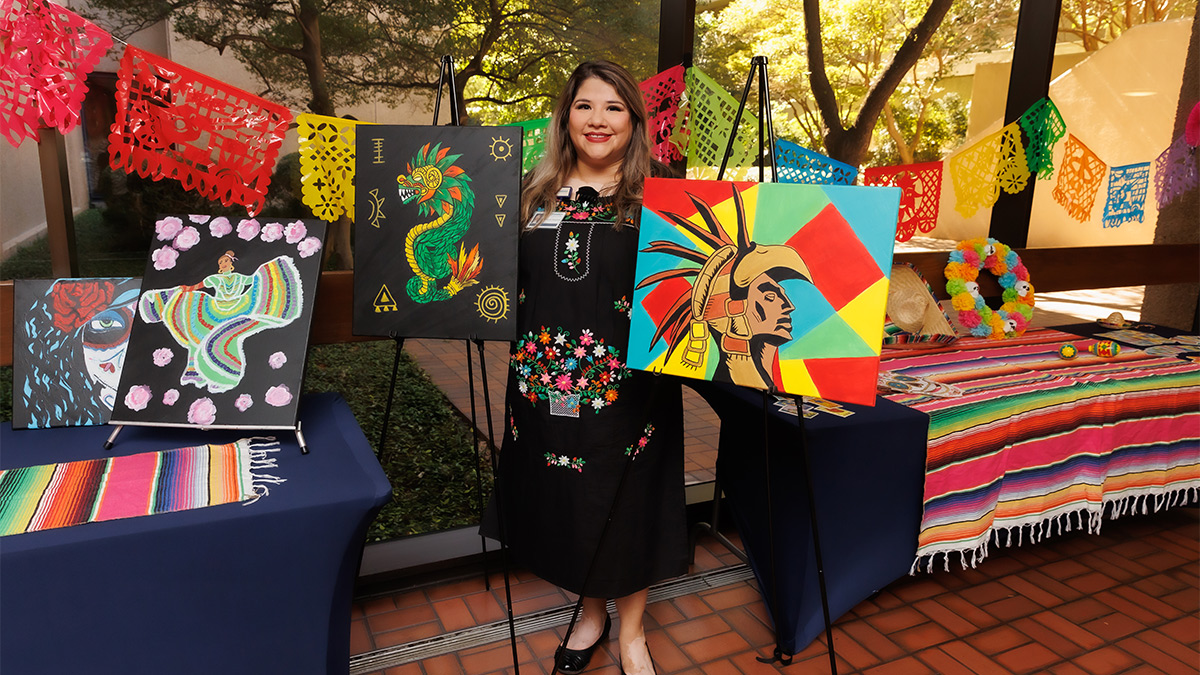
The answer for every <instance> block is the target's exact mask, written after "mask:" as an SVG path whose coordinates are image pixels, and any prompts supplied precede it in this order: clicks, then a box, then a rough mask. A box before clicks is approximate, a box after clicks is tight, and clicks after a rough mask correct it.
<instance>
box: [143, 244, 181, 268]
mask: <svg viewBox="0 0 1200 675" xmlns="http://www.w3.org/2000/svg"><path fill="white" fill-rule="evenodd" d="M150 259H151V260H153V261H154V269H156V270H159V271H162V270H169V269H174V267H175V261H176V260H179V251H176V250H175V249H173V248H171V247H170V246H164V247H162V248H160V249H158V250H156V251H155V252H154V253H151V254H150Z"/></svg>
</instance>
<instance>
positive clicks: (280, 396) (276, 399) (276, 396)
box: [265, 384, 292, 408]
mask: <svg viewBox="0 0 1200 675" xmlns="http://www.w3.org/2000/svg"><path fill="white" fill-rule="evenodd" d="M265 398H266V401H267V403H268V404H270V405H273V406H275V407H276V408H282V407H283V406H285V405H287V404H289V403H291V402H292V391H291V390H290V389H288V386H287V385H286V384H281V385H279V386H276V387H271V388H270V389H268V390H267V395H266V397H265Z"/></svg>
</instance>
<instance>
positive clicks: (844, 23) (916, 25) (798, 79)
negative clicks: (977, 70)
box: [697, 0, 1014, 164]
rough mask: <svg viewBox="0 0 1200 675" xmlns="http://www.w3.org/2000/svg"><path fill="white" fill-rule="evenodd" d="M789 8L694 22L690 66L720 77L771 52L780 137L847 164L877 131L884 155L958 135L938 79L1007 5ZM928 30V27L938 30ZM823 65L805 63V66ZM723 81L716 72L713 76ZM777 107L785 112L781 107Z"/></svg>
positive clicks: (914, 1) (856, 0) (782, 5)
mask: <svg viewBox="0 0 1200 675" xmlns="http://www.w3.org/2000/svg"><path fill="white" fill-rule="evenodd" d="M816 4H817V3H816V2H811V3H806V4H805V7H806V11H805V13H803V14H801V13H798V12H796V11H795V8H794V5H793V4H792V3H787V2H783V1H782V0H772V1H770V2H749V1H748V0H736V1H735V2H733V3H731V4H729V6H728V7H727V8H725V9H724V10H723V11H721V12H720V13H719V14H716V13H712V14H706V15H703V17H702V18H703V21H702V22H701V23H700V24H699V25H698V33H699V34H700V35H701V36H702V43H701V44H702V53H701V58H698V59H697V62H698V63H699V64H700V65H701V67H702V68H703V69H705V70H709V69H710V68H712V69H714V70H716V71H718V72H716V73H710V74H713V75H714V77H717V79H718V81H726V82H729V81H736V79H735V78H731V77H729V76H728V75H729V74H731V72H732V71H733V70H734V64H737V65H738V67H740V68H742V69H743V75H742V76H743V77H744V68H745V67H746V64H748V63H749V56H750V55H752V54H764V55H766V56H768V59H769V63H770V71H771V76H772V77H771V91H772V95H773V97H774V100H773V104H775V105H776V108H777V110H776V115H777V116H782V117H784V118H785V122H784V123H783V124H781V125H779V128H780V129H781V134H783V135H787V134H791V135H794V136H797V137H800V138H801V139H803V140H802V141H801V142H802V144H805V145H808V147H812V148H816V149H823V150H824V151H825V153H826V154H829V155H830V156H831V157H834V158H837V159H840V160H842V161H846V162H849V163H853V164H858V163H860V162H861V161H862V160H863V159H864V158H865V156H866V153H867V151H868V148H869V147H870V144H871V139H872V136H873V135H876V136H877V138H878V141H877V143H876V146H877V148H878V149H879V150H877V153H878V152H880V151H882V154H883V157H881V158H882V159H886V161H889V162H892V161H897V160H899V161H904V162H906V163H907V162H912V161H918V160H921V159H926V158H932V156H934V155H937V156H940V153H941V151H942V150H943V149H944V148H945V147H946V146H951V147H952V146H953V145H956V144H957V141H958V140H960V139H961V137H962V134H963V133H964V132H965V126H964V125H963V124H960V118H962V116H963V115H964V114H965V113H964V111H963V107H962V103H961V101H956V100H955V99H954V98H953V97H947V96H945V94H944V92H943V91H942V90H941V88H940V87H939V86H938V85H937V82H938V80H940V79H941V78H942V77H944V76H945V75H947V74H948V73H949V69H950V68H951V66H952V65H953V64H954V62H955V61H956V60H957V59H959V58H961V57H963V56H964V55H966V54H967V53H968V52H970V51H981V50H984V49H987V48H989V47H990V46H993V45H995V44H996V43H997V42H998V39H999V33H998V29H999V28H1001V27H1002V26H1003V25H1004V24H1005V22H1006V21H1007V20H1008V19H1009V17H1010V15H1012V14H1013V13H1014V12H1013V10H1012V8H1011V6H1010V4H1009V3H1007V2H1004V1H1003V0H957V2H953V3H951V2H950V1H949V0H936V1H934V2H932V3H930V2H922V1H921V0H842V1H841V2H836V3H831V2H827V3H824V6H823V7H821V9H820V13H819V14H818V13H817V11H816ZM935 29H936V30H935ZM810 62H812V63H814V64H820V67H813V68H810V67H809V63H810ZM722 71H723V72H724V73H726V74H727V76H726V77H721V76H720V75H718V73H720V72H722ZM780 113H784V114H783V115H780Z"/></svg>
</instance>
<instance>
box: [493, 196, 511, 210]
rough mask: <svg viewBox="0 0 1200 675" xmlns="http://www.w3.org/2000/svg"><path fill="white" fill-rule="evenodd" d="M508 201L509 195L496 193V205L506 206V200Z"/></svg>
mask: <svg viewBox="0 0 1200 675" xmlns="http://www.w3.org/2000/svg"><path fill="white" fill-rule="evenodd" d="M506 201H508V195H496V206H499V207H500V208H504V202H506Z"/></svg>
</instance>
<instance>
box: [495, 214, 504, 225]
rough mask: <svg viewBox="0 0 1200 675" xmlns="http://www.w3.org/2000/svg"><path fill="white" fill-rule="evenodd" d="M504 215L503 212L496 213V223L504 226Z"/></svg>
mask: <svg viewBox="0 0 1200 675" xmlns="http://www.w3.org/2000/svg"><path fill="white" fill-rule="evenodd" d="M504 216H505V214H503V213H497V214H496V224H497V225H499V226H500V227H504Z"/></svg>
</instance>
